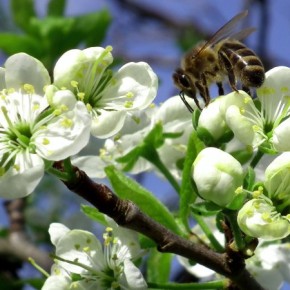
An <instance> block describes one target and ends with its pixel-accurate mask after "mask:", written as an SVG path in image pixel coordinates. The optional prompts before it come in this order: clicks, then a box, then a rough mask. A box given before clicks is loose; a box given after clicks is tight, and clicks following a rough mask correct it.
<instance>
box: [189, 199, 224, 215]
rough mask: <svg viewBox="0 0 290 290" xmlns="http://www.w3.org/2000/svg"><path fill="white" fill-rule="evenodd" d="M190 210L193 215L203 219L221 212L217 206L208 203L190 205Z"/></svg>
mask: <svg viewBox="0 0 290 290" xmlns="http://www.w3.org/2000/svg"><path fill="white" fill-rule="evenodd" d="M190 209H191V211H192V212H193V213H194V214H196V215H200V216H205V217H208V216H213V215H216V214H217V213H218V212H219V211H220V210H221V208H220V207H219V206H218V205H216V204H214V203H213V202H210V201H202V202H198V203H195V204H191V205H190Z"/></svg>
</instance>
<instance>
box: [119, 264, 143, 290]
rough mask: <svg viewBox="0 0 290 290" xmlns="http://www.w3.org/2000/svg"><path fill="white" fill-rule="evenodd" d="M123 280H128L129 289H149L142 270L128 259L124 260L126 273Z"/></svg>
mask: <svg viewBox="0 0 290 290" xmlns="http://www.w3.org/2000/svg"><path fill="white" fill-rule="evenodd" d="M121 280H123V281H124V282H125V281H126V282H125V283H126V284H127V285H128V286H129V289H136V290H137V289H138V290H143V289H144V290H145V289H148V287H147V283H146V281H145V280H144V278H143V276H142V273H141V271H140V270H139V269H138V268H137V267H136V266H135V265H134V264H133V263H132V262H131V261H130V260H128V259H127V260H125V261H124V275H123V276H121ZM122 284H123V283H122Z"/></svg>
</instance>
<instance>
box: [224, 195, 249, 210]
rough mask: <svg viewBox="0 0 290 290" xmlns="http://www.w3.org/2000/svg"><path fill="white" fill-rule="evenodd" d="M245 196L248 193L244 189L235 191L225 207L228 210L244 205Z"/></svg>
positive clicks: (237, 208)
mask: <svg viewBox="0 0 290 290" xmlns="http://www.w3.org/2000/svg"><path fill="white" fill-rule="evenodd" d="M247 196H248V194H247V193H246V192H245V191H242V192H239V193H237V194H236V195H235V197H234V198H233V200H232V201H231V202H230V203H229V204H228V205H227V206H226V208H227V209H230V210H239V209H240V208H241V207H242V206H243V205H244V203H245V200H246V198H247Z"/></svg>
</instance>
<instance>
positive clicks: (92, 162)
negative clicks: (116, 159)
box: [72, 156, 108, 178]
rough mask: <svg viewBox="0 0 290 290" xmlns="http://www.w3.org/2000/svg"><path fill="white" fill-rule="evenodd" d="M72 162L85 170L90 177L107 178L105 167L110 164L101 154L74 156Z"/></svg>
mask: <svg viewBox="0 0 290 290" xmlns="http://www.w3.org/2000/svg"><path fill="white" fill-rule="evenodd" d="M72 164H73V165H74V166H76V167H78V168H79V169H81V170H83V171H85V173H86V174H87V175H88V176H89V177H90V178H105V177H106V174H105V171H104V169H105V167H106V166H108V163H107V162H104V161H103V160H102V159H101V158H100V157H99V156H81V157H77V158H74V159H73V160H72Z"/></svg>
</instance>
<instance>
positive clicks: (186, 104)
mask: <svg viewBox="0 0 290 290" xmlns="http://www.w3.org/2000/svg"><path fill="white" fill-rule="evenodd" d="M179 96H180V99H181V100H182V102H183V103H184V105H185V106H186V108H187V109H188V111H189V112H190V113H193V109H192V107H191V106H190V104H189V103H188V102H187V100H186V99H185V96H184V92H182V91H181V92H180V93H179ZM193 99H194V101H195V103H196V105H197V107H198V108H199V109H200V107H199V103H198V100H197V99H196V98H193ZM200 110H201V109H200Z"/></svg>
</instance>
